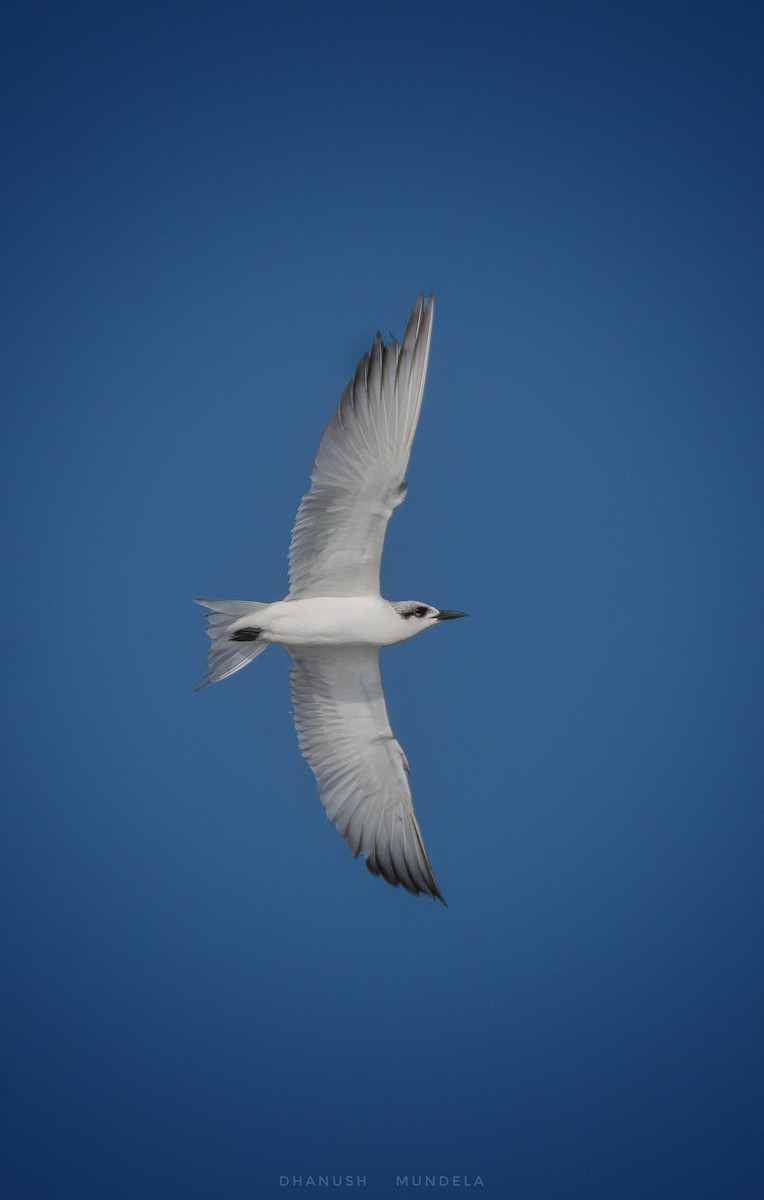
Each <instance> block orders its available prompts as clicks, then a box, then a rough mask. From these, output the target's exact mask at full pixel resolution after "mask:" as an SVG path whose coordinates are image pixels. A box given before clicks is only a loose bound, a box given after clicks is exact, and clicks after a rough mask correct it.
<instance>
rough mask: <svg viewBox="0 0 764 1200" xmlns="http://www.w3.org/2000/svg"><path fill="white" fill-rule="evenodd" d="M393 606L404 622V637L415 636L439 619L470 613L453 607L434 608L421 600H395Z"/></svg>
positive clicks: (452, 618) (443, 619)
mask: <svg viewBox="0 0 764 1200" xmlns="http://www.w3.org/2000/svg"><path fill="white" fill-rule="evenodd" d="M392 607H393V608H394V609H395V611H396V612H397V614H398V616H399V617H400V619H401V622H402V623H403V626H404V631H403V637H404V638H410V637H415V635H416V634H417V633H422V632H423V630H425V629H430V628H431V626H433V625H437V624H438V622H439V621H453V620H455V618H456V617H466V616H467V615H468V614H467V613H465V612H457V611H456V609H452V608H433V606H432V605H431V604H423V603H422V601H421V600H394V601H393V602H392Z"/></svg>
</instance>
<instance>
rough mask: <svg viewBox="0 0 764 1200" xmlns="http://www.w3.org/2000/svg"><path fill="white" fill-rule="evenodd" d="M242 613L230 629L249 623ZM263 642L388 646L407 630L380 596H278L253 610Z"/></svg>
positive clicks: (289, 644) (401, 636) (301, 644)
mask: <svg viewBox="0 0 764 1200" xmlns="http://www.w3.org/2000/svg"><path fill="white" fill-rule="evenodd" d="M252 624H253V622H252V620H251V619H250V618H248V617H242V618H240V619H239V620H238V621H236V622H235V623H234V624H233V625H232V626H231V632H235V631H236V630H237V629H243V628H245V627H248V626H249V625H252ZM257 628H259V629H260V631H261V632H260V637H261V638H262V640H263V641H264V642H275V643H277V644H278V645H282V646H346V645H362V646H391V645H393V643H395V642H398V641H402V640H403V639H404V638H405V637H406V635H407V632H408V631H407V630H406V629H404V627H403V623H402V622H401V619H400V617H399V616H398V614H397V613H396V612H395V610H394V609H393V608H391V606H390V605H389V604H388V603H387V601H386V600H383V599H382V598H381V597H380V596H342V597H336V596H310V597H305V598H304V599H300V600H280V601H278V602H277V603H276V604H270V605H269V606H268V607H267V608H266V609H263V610H262V611H261V612H259V613H258V614H257Z"/></svg>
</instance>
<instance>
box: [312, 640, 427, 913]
mask: <svg viewBox="0 0 764 1200" xmlns="http://www.w3.org/2000/svg"><path fill="white" fill-rule="evenodd" d="M289 653H290V654H291V656H292V660H293V663H292V670H291V684H292V700H293V703H294V720H295V725H296V726H297V737H298V739H299V743H300V750H301V751H302V754H303V757H304V758H305V759H306V761H307V763H308V765H309V766H310V768H311V770H312V771H313V774H314V775H315V776H316V780H317V783H318V793H319V795H320V797H321V802H322V804H323V806H324V808H325V809H326V814H327V816H328V817H329V819H330V821H332V822H333V823H334V824H335V825H336V827H337V829H338V830H339V831H340V833H341V834H342V835H343V837H345V838H346V839H347V842H348V845H349V846H350V849H351V850H352V852H353V854H354V855H356V856H357V855H358V854H360V853H363V854H364V855H365V856H366V866H367V867H368V868H369V870H370V871H371V872H372V874H373V875H382V876H383V878H384V879H386V880H387V882H388V883H391V884H393V885H394V886H396V885H397V884H399V883H400V884H402V885H403V887H404V888H406V890H407V891H409V892H412V893H415V894H416V893H417V892H425V893H426V894H427V895H428V896H433V897H437V898H438V899H439V900H443V897H442V896H441V894H440V890H439V888H438V885H437V883H436V882H435V876H434V875H433V872H432V867H431V866H430V861H429V859H428V857H427V851H426V850H425V848H424V842H423V841H422V835H421V833H420V831H419V825H418V823H417V819H416V816H415V814H414V806H413V804H412V802H411V791H410V789H409V784H408V763H407V762H406V756H405V754H404V753H403V750H402V749H401V747H400V745H399V744H398V742H397V741H396V740H395V738H394V737H393V731H392V729H391V728H390V722H389V721H388V718H387V709H386V708H385V698H384V695H383V692H382V678H381V676H380V673H379V653H378V651H377V650H375V649H372V648H370V647H366V646H343V647H336V646H332V647H327V648H325V649H321V650H316V649H310V650H308V651H302V650H295V649H294V648H290V650H289ZM443 903H444V904H445V901H443Z"/></svg>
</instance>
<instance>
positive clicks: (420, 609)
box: [414, 604, 427, 617]
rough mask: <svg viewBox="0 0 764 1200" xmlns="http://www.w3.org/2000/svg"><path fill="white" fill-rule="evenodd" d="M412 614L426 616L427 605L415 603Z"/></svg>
mask: <svg viewBox="0 0 764 1200" xmlns="http://www.w3.org/2000/svg"><path fill="white" fill-rule="evenodd" d="M414 616H415V617H426V616H427V606H426V605H425V604H417V606H416V608H415V609H414Z"/></svg>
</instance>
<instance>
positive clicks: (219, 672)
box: [194, 600, 270, 692]
mask: <svg viewBox="0 0 764 1200" xmlns="http://www.w3.org/2000/svg"><path fill="white" fill-rule="evenodd" d="M194 604H201V605H203V606H204V608H208V609H209V610H210V611H209V612H208V613H207V623H208V624H207V637H208V638H210V639H211V641H212V645H211V646H210V652H209V654H208V655H207V678H206V679H205V680H204V682H203V683H200V684H199V686H198V687H197V688H194V691H195V692H200V691H201V690H202V688H205V687H207V686H208V685H209V684H211V683H219V682H220V680H221V679H227V678H228V676H229V675H234V674H235V673H236V671H240V670H241V668H242V667H246V665H247V663H249V662H252V659H253V658H257V656H258V654H262V652H263V650H265V649H266V648H267V647H268V645H269V644H270V643H268V642H258V641H257V638H256V637H255V638H254V640H251V641H250V640H248V641H232V640H231V636H230V634H229V632H228V631H229V629H230V628H231V625H232V624H233V623H234V621H238V619H239V617H246V616H247V615H248V614H249V613H252V615H253V616H254V615H255V614H256V613H258V612H260V610H261V609H263V608H268V605H267V604H258V603H257V601H256V600H195V601H194ZM254 624H256V622H253V625H254Z"/></svg>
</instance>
